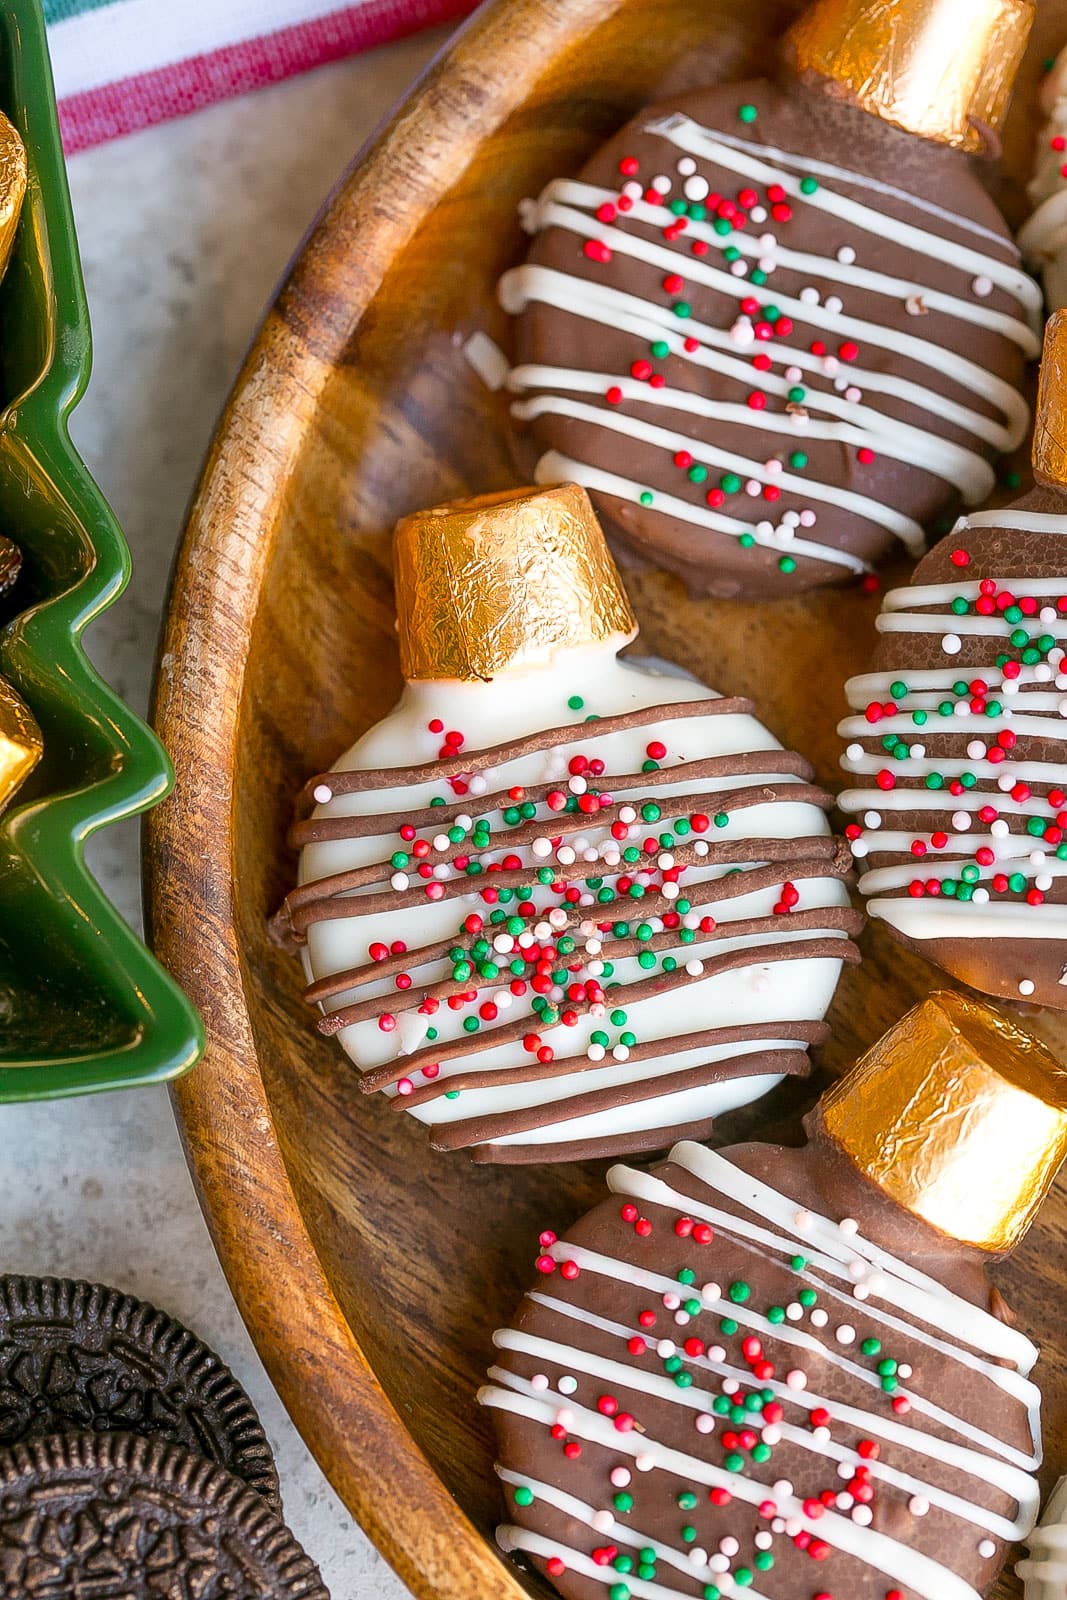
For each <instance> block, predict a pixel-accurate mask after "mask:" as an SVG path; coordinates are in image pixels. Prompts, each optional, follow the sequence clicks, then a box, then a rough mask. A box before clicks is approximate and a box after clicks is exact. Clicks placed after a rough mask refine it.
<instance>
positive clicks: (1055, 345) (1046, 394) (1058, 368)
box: [1034, 311, 1067, 489]
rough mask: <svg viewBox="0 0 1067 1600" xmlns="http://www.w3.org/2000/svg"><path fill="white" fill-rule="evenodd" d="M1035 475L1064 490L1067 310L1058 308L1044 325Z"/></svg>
mask: <svg viewBox="0 0 1067 1600" xmlns="http://www.w3.org/2000/svg"><path fill="white" fill-rule="evenodd" d="M1034 476H1035V477H1036V478H1039V479H1040V481H1041V482H1042V483H1046V484H1051V485H1052V486H1053V487H1054V488H1057V489H1067V311H1057V312H1056V313H1055V315H1054V316H1051V317H1050V318H1049V320H1048V322H1047V324H1046V326H1045V351H1044V354H1043V356H1042V357H1041V383H1040V386H1039V388H1038V392H1037V421H1036V423H1035V425H1034Z"/></svg>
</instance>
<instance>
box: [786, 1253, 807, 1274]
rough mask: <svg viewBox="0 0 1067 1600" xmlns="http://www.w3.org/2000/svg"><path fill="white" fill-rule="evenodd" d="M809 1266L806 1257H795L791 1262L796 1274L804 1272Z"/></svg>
mask: <svg viewBox="0 0 1067 1600" xmlns="http://www.w3.org/2000/svg"><path fill="white" fill-rule="evenodd" d="M807 1264H808V1263H807V1260H806V1258H805V1257H804V1256H793V1257H792V1258H791V1260H790V1262H789V1265H790V1266H791V1267H792V1269H793V1271H794V1272H803V1271H804V1268H805V1267H806V1266H807Z"/></svg>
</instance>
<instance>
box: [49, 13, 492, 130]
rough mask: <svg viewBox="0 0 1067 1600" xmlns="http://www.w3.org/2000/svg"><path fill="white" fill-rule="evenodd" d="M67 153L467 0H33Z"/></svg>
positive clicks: (374, 40)
mask: <svg viewBox="0 0 1067 1600" xmlns="http://www.w3.org/2000/svg"><path fill="white" fill-rule="evenodd" d="M43 3H44V11H45V18H46V20H47V22H48V36H49V42H50V44H51V50H52V65H53V69H54V71H55V77H56V94H57V95H58V97H59V116H60V123H61V126H62V129H63V141H64V144H65V145H66V148H67V150H68V151H74V150H84V149H86V148H87V147H88V146H89V145H94V144H101V143H103V141H104V140H105V139H114V138H117V137H118V136H119V135H120V134H123V133H132V132H133V130H134V129H135V128H145V127H148V126H149V124H151V123H154V122H164V121H166V120H167V118H169V117H180V116H184V115H185V114H186V113H187V112H189V111H197V110H199V109H200V107H201V106H206V105H210V104H211V102H212V101H214V100H223V99H226V98H227V97H228V96H230V95H237V94H245V93H247V92H248V91H249V90H251V89H261V88H263V87H265V86H266V85H267V84H271V83H277V82H279V80H280V79H282V78H288V77H291V76H292V75H293V74H294V73H297V72H306V71H308V69H309V68H311V67H317V66H321V65H322V64H323V63H324V62H326V61H336V60H337V59H338V58H339V57H341V56H346V55H353V54H355V53H356V52H358V51H361V50H370V49H372V48H373V47H374V46H375V45H378V44H385V43H386V42H387V41H388V40H390V39H399V38H401V37H402V36H403V35H404V34H408V33H414V32H416V30H417V29H419V28H428V27H432V26H434V24H436V23H442V22H451V21H454V20H455V19H457V18H459V17H461V16H465V15H466V14H467V12H469V11H473V10H474V7H475V5H476V3H477V0H358V3H357V4H354V5H338V3H337V0H43Z"/></svg>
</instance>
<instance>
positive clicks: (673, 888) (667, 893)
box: [660, 883, 678, 900]
mask: <svg viewBox="0 0 1067 1600" xmlns="http://www.w3.org/2000/svg"><path fill="white" fill-rule="evenodd" d="M660 893H661V894H662V895H663V898H664V899H665V900H677V898H678V885H677V884H676V883H665V884H664V885H663V888H662V889H661V890H660Z"/></svg>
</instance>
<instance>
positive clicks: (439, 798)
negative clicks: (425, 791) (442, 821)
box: [430, 794, 447, 806]
mask: <svg viewBox="0 0 1067 1600" xmlns="http://www.w3.org/2000/svg"><path fill="white" fill-rule="evenodd" d="M446 803H447V802H446V801H445V797H444V795H440V794H435V795H434V797H433V799H432V800H431V801H430V804H431V805H432V806H443V805H445V804H446Z"/></svg>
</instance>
